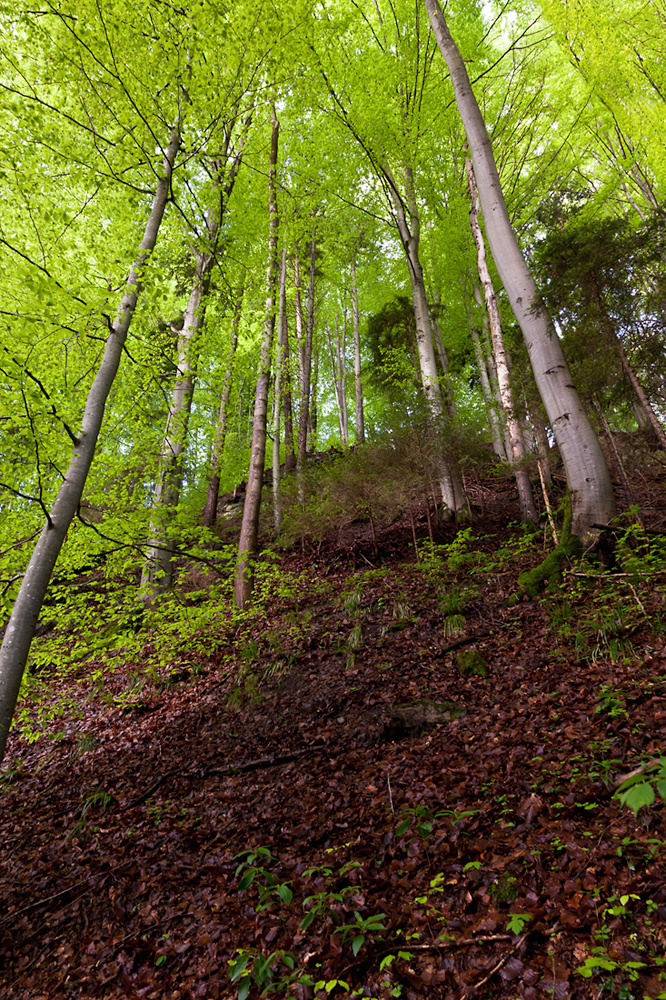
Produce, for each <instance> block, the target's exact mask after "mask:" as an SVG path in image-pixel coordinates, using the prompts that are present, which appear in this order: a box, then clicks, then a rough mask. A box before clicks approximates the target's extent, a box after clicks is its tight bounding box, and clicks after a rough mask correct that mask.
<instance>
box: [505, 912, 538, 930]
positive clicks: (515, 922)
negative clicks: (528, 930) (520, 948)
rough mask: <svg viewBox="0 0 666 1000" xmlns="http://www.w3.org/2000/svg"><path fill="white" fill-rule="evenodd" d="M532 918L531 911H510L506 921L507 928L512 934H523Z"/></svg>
mask: <svg viewBox="0 0 666 1000" xmlns="http://www.w3.org/2000/svg"><path fill="white" fill-rule="evenodd" d="M531 919H532V914H531V913H510V914H509V919H508V920H507V922H506V929H507V930H508V931H509V932H510V933H511V934H522V933H523V931H524V930H525V927H526V926H527V924H528V923H529V922H530V920H531Z"/></svg>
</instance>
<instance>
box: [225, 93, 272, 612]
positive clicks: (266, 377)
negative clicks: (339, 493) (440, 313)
mask: <svg viewBox="0 0 666 1000" xmlns="http://www.w3.org/2000/svg"><path fill="white" fill-rule="evenodd" d="M271 122H272V128H271V150H270V158H269V165H268V213H269V235H268V264H267V268H266V318H265V321H264V336H263V339H262V342H261V354H260V359H259V374H258V376H257V390H256V393H255V400H254V420H253V423H252V448H251V453H250V468H249V471H248V476H247V489H246V492H245V506H244V508H243V521H242V524H241V532H240V540H239V543H238V568H237V570H236V579H235V584H234V595H235V600H236V606H237V607H239V608H246V607H247V606H248V605H249V603H250V601H251V600H252V591H253V586H254V573H253V559H254V557H255V555H256V552H257V535H258V533H259V512H260V510H261V491H262V487H263V483H264V461H265V458H266V418H267V415H268V386H269V382H270V375H271V346H272V343H273V331H274V328H275V299H276V292H277V280H278V207H277V185H276V178H275V175H276V172H277V154H278V132H279V123H278V120H277V115H276V114H275V108H274V107H272V108H271Z"/></svg>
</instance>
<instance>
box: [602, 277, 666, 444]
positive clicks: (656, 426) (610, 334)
mask: <svg viewBox="0 0 666 1000" xmlns="http://www.w3.org/2000/svg"><path fill="white" fill-rule="evenodd" d="M588 291H589V293H590V297H591V299H592V301H593V302H594V304H595V306H596V308H597V311H598V313H599V317H600V319H601V325H602V327H603V330H604V333H605V334H606V338H607V339H608V341H609V342H610V343H611V344H612V345H613V347H614V348H615V350H616V351H617V353H618V355H619V358H620V364H621V365H622V370H623V372H624V374H625V375H626V376H627V379H628V381H629V384H630V385H631V388H632V389H633V390H634V393H635V395H636V398H637V399H638V402H639V403H640V406H641V408H642V410H643V413H644V414H645V419H646V421H647V423H648V424H649V426H650V427H651V429H652V432H653V433H654V435H655V437H656V439H657V441H658V442H659V446H660V447H661V448H662V449H663V450H664V451H666V434H665V433H664V428H663V427H662V426H661V423H660V422H659V418H658V417H657V414H656V413H655V412H654V410H653V409H652V405H651V403H650V400H649V399H648V398H647V395H646V393H645V389H644V388H643V386H642V385H641V383H640V381H639V379H638V376H637V375H636V372H635V371H634V369H633V367H632V364H631V362H630V361H629V358H628V357H627V355H626V352H625V349H624V347H623V345H622V341H621V340H620V338H619V337H618V335H617V331H616V329H615V326H614V325H613V322H612V320H611V318H610V316H609V315H608V310H607V309H606V306H605V304H604V301H603V299H602V297H601V293H600V291H599V289H598V288H597V286H596V284H595V283H594V282H589V288H588Z"/></svg>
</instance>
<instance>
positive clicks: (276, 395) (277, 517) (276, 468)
mask: <svg viewBox="0 0 666 1000" xmlns="http://www.w3.org/2000/svg"><path fill="white" fill-rule="evenodd" d="M286 281H287V254H286V252H285V251H284V250H283V251H282V266H281V268H280V291H279V295H278V298H279V303H280V304H279V307H278V336H277V343H276V345H275V377H274V379H273V473H272V486H273V524H274V526H275V534H276V535H278V534H279V533H280V523H281V521H282V517H281V513H280V495H279V491H280V411H281V408H282V368H283V356H282V324H283V322H284V314H283V311H282V310H283V308H284V304H285V298H284V289H285V284H286Z"/></svg>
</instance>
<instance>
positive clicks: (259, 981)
mask: <svg viewBox="0 0 666 1000" xmlns="http://www.w3.org/2000/svg"><path fill="white" fill-rule="evenodd" d="M296 961H297V958H296V956H295V955H292V954H291V953H290V952H288V951H285V950H284V949H282V948H278V949H276V950H275V951H273V952H271V954H270V955H263V954H262V953H261V952H260V951H259V950H258V949H257V948H240V949H239V950H238V951H237V952H236V955H235V957H234V958H232V959H230V960H229V978H230V979H231V982H232V983H233V984H234V985H235V986H238V1000H245V998H246V997H247V995H248V993H249V992H250V988H251V986H252V984H253V983H254V984H255V986H257V987H259V989H260V990H261V996H266V995H267V994H268V993H273V992H274V993H286V992H287V990H289V989H290V987H291V986H292V984H294V983H303V984H304V985H309V984H311V983H312V979H311V977H310V976H308V975H307V974H306V973H305V972H304V970H303V969H302V968H300V967H298V966H297V965H296ZM284 970H286V971H284Z"/></svg>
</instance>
